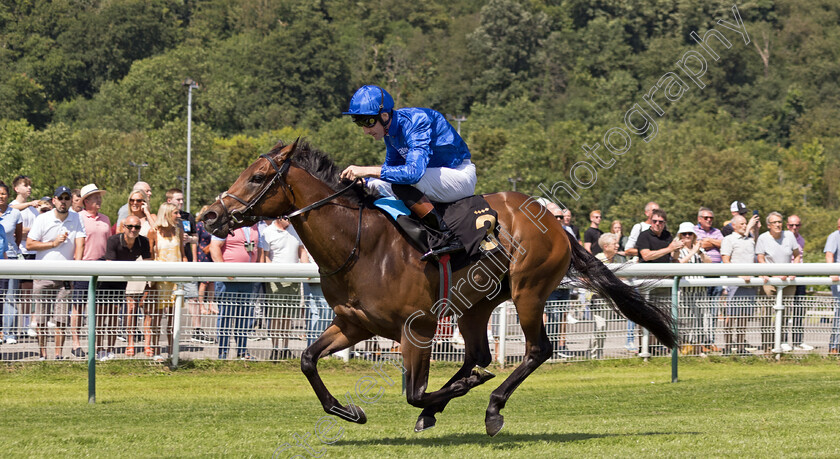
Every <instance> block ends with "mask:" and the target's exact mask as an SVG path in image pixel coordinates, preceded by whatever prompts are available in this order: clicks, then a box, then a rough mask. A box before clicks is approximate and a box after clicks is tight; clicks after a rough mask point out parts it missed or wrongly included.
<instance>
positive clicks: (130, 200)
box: [128, 199, 146, 202]
mask: <svg viewBox="0 0 840 459" xmlns="http://www.w3.org/2000/svg"><path fill="white" fill-rule="evenodd" d="M128 202H146V201H145V200H143V199H129V200H128Z"/></svg>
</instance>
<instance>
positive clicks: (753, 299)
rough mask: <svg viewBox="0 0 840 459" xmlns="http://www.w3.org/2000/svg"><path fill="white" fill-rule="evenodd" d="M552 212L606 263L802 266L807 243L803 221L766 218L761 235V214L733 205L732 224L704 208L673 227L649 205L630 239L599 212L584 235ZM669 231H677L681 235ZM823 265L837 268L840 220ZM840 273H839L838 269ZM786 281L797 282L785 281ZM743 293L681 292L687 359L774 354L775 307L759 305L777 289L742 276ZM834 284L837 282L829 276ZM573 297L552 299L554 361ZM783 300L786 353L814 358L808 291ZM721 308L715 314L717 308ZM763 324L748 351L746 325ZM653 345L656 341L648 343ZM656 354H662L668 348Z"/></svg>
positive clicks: (563, 352) (631, 346)
mask: <svg viewBox="0 0 840 459" xmlns="http://www.w3.org/2000/svg"><path fill="white" fill-rule="evenodd" d="M546 207H547V209H548V210H549V211H550V212H551V213H552V214H553V215H554V216H555V218H556V219H557V220H558V221H559V222H560V224H561V225H562V227H563V229H565V230H566V231H567V232H568V234H569V237H570V240H571V241H573V243H578V244H580V245H581V246H583V248H584V249H585V250H586V251H587V252H589V253H591V254H592V255H595V257H596V258H597V259H599V260H601V261H602V262H604V263H628V262H629V263H802V262H803V253H804V250H805V239H804V238H803V237H802V235H801V234H800V229H801V226H802V219H801V218H800V217H799V216H798V215H795V214H794V215H789V216H787V218H785V216H784V215H782V214H781V213H779V212H775V211H773V212H769V213H768V214H767V215H766V217H765V219H764V223H765V224H766V225H767V230H766V231H764V232H761V227H762V222H761V218H760V216H759V212H758V211H757V210H754V211H752V212H751V211H750V210H749V209H748V208H747V205H746V204H745V203H743V202H741V201H734V202H732V203H731V205H730V213H731V217H730V218H729V220H727V221H725V222H722V224H721V226H720V227H716V225H715V215H714V212H713V211H712V210H711V209H710V208H709V207H705V206H704V207H700V208H699V210H698V212H697V221H696V222H688V221H686V222H681V223H679V224H678V225H677V224H675V225H674V226H669V224H668V217H667V213H666V212H665V211H664V210H663V209H661V208H660V207H659V205H658V204H657V203H656V202H653V201H651V202H648V203H647V204H646V205H645V207H644V215H645V220H644V221H641V222H638V223H636V224H634V225H633V226H632V227H631V230H630V232H629V234H628V235H625V234H624V231H623V228H624V226H623V224H622V222H621V221H619V220H614V221H612V222H611V223H610V225H609V231H608V232H606V233H604V232H602V231H601V230H600V227H601V224H600V223H601V219H602V213H601V211H600V210H593V211H591V212H590V213H589V221H590V225H589V227H588V228H587V229H586V231H585V232H584V234H583V238H582V239H581V233H580V230H579V229H578V227H577V226H575V225H574V223H573V218H572V214H571V212H570V211H569V210H568V209H561V208H559V207H558V206H557V205H555V204H554V203H551V202H547V203H546ZM670 228H676V234H674V233H672V232H671V230H670ZM823 252H824V255H825V261H826V263H836V262H839V261H840V258H838V256H840V219H838V220H837V231H834V232H832V233H831V234H830V235H829V236H828V240H827V242H826V245H825V248H824V249H823ZM838 272H840V268H838ZM780 277H781V279H782V280H786V279H788V278H791V279H792V278H793V277H794V276H780ZM742 278H743V279H744V281H745V284H746V285H744V286H729V287H726V288H724V287H720V286H718V287H688V288H681V289H680V292H679V295H680V304H681V305H682V306H681V308H682V310H681V311H680V312H679V317H680V324H681V327H684V329H685V330H686V333H685V334H683V337H682V339H683V346H682V349H681V350H682V352H684V353H701V354H702V353H710V352H723V353H725V354H748V353H751V352H761V353H765V354H769V353H770V352H771V351H772V350H773V349H772V346H773V343H774V341H773V338H774V337H773V323H772V321H773V318H774V315H775V314H774V311H773V308H772V306H770V305H771V304H772V302H768V301H757V298H760V297H761V296H767V297H774V298H775V296H776V294H777V292H776V287H774V286H772V285H769V284H768V283H767V281H768V280H769V277H767V276H762V277H761V280H762V283H761V285H757V286H754V285H750V284H749V282H750V280H751V278H750V277H749V276H742ZM831 279H832V280H833V281H835V282H837V281H838V280H840V278H838V276H831ZM570 293H571V292H570V290H569V289H568V288H564V287H563V285H562V284H561V286H560V287H559V288H558V289H557V290H555V291H554V292H552V294H551V296H550V297H549V299H548V303H547V307H546V323H547V333H548V334H549V337H550V338H551V339H552V341H553V342H554V343H555V348H554V351H555V355H556V356H558V357H560V358H563V357H566V356H568V355H569V354H568V353H569V351H568V348H567V347H566V344H565V343H566V330H565V329H566V327H567V324H571V323H574V322H577V319H575V318H573V317H570V316H569V312H568V311H564V310H563V306H562V304H564V301H566V302H567V301H568V300H569V299H570V297H571V295H570ZM831 293H832V296H833V297H834V307H833V316H832V317H831V319H830V321H831V334H830V337H829V346H828V353H829V354H834V355H836V354H838V353H840V289H838V286H837V285H832V286H831ZM649 295H650V296H652V297H660V298H661V299H662V300H665V299H670V295H671V292H670V289H664V288H662V289H652V290H651V291H650V292H649ZM782 295H783V297H791V298H793V301H792V304H793V306H792V307H788V308H786V309H785V314H786V316H785V317H783V321H782V323H783V324H785V328H786V330H784V331H783V335H784V336H787V337H789V338H790V339H789V342H785V343H782V344H781V351H783V352H790V351H792V350H794V349H796V350H800V351H811V350H813V349H814V346H813V345H812V344H809V343H808V342H806V340H805V331H804V317H805V315H806V307H805V301H804V296H805V286H792V285H791V286H786V287H784V289H783V291H782ZM719 307H721V308H724V309H721V310H718V308H719ZM720 318H723V320H724V323H723V324H722V325H723V330H724V331H725V332H724V337H723V338H724V339H723V344H724V347H723V348H721V347H719V346H718V345H717V343H718V340H717V339H716V337H715V331H716V330H717V329H718V326H719V325H721V324H718V320H719V319H720ZM751 318H758V320H759V322H760V329H761V341H760V346H756V345H749V344H748V343H747V340H746V336H745V330H746V328H747V321H748V320H749V319H751ZM595 327H596V332H595V333H594V336H595V340H594V342H595V347H596V349H595V350H596V351H597V343H598V339H597V338H598V333H597V323H596V325H595ZM635 328H636V327H635V324H634V323H633V322H630V321H628V323H627V341H626V345H625V348H626V349H627V350H628V351H630V352H638V349H639V345H638V341H637V339H638V338H639V334H638V333H637V332H636V330H635ZM651 339H653V338H652V337H651ZM652 349H654V351H652V352H653V353H654V355H655V354H656V353H657V346H656V344H655V343H654V342H652ZM658 352H659V353H660V354H661V353H664V350H663V349H658Z"/></svg>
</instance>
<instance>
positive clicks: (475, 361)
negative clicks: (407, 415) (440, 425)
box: [414, 303, 495, 432]
mask: <svg viewBox="0 0 840 459" xmlns="http://www.w3.org/2000/svg"><path fill="white" fill-rule="evenodd" d="M484 306H488V307H484ZM493 306H494V305H492V304H491V305H482V304H480V303H479V304H477V305H475V306H473V307H472V308H470V309H469V310H468V312H467V314H465V315H464V316H462V317H461V318H460V319H459V320H458V329H459V330H460V331H461V335H463V337H464V365H463V366H462V367H461V368H460V369H459V370H458V372H457V373H455V375H454V376H452V378H450V379H449V381H447V382H446V384H444V385H443V386H442V387H441V390H444V389H446V388H447V387H449V386H451V385H452V384H454V383H455V382H456V381H462V380H463V382H465V383H466V385H467V386H468V389H472V388H473V387H476V386H479V385H481V384H484V383H485V382H487V381H489V380H490V379H492V378H493V377H495V375H494V374H493V373H490V372H489V371H487V370H484V367H486V366H487V365H490V362H491V361H492V359H493V357H492V355H491V354H490V345H489V343H488V341H487V322H488V320H489V319H490V314H492V313H493ZM473 311H476V313H474V314H471V313H472V312H473ZM450 400H452V399H451V398H448V399H444V400H443V401H441V403H438V404H435V405H426V407H425V408H423V412H422V413H420V416H419V417H418V418H417V424H416V425H415V426H414V431H415V432H420V431H422V430H426V429H429V428H431V427H434V425H435V422H436V420H435V414H437V413H442V412H443V410H444V409H445V408H446V405H447V404H448V403H449V401H450Z"/></svg>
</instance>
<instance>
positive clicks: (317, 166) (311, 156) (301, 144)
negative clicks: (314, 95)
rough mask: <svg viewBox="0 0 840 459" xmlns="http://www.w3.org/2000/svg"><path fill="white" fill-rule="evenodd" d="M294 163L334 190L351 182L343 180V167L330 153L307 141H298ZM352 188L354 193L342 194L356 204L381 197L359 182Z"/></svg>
mask: <svg viewBox="0 0 840 459" xmlns="http://www.w3.org/2000/svg"><path fill="white" fill-rule="evenodd" d="M285 146H286V144H285V143H284V142H283V141H280V142H278V143H277V145H275V146H274V147H273V148H272V149H271V151H270V152H269V153H268V154H269V155H273V154H274V153H278V152H279V151H280V150H281V149H282V148H283V147H285ZM292 164H293V165H294V166H297V167H299V168H301V169H303V170H305V171H307V172H309V173H310V174H312V176H313V177H315V178H317V179H318V180H320V181H322V182H324V183H325V184H326V185H327V186H328V187H330V188H331V189H332V190H333V191H338V190H341V189H342V188H344V187H346V186H347V185H349V184H350V182H348V181H346V180H341V178H340V176H339V175H340V174H341V171H342V170H343V169H342V168H340V167H339V166H337V165H336V164H335V162H333V160H332V158H330V157H329V155H327V154H326V153H324V152H322V151H320V150H318V149H316V148H314V147H312V146H311V145H310V144H309V143H308V142H306V141H298V142H297V146H296V149H295V153H294V155H292ZM352 190H353V191H354V193H349V192H348V193H344V194H343V195H342V196H343V197H346V198H348V199H350V200H351V201H353V203H354V204H364V203H370V202H372V201H373V200H374V199H377V198H379V197H380V196H379V194H378V193H376V192H374V191H371V190H369V189H368V188H367V187H366V186H364V185H361V184H358V183H357V184H355V185H354V186H353V187H352Z"/></svg>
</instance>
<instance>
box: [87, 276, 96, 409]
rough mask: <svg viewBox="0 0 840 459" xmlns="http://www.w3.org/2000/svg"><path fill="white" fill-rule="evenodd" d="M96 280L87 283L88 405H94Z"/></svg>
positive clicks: (92, 279)
mask: <svg viewBox="0 0 840 459" xmlns="http://www.w3.org/2000/svg"><path fill="white" fill-rule="evenodd" d="M96 279H97V276H91V277H90V282H88V294H87V308H88V310H87V316H88V403H96Z"/></svg>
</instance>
